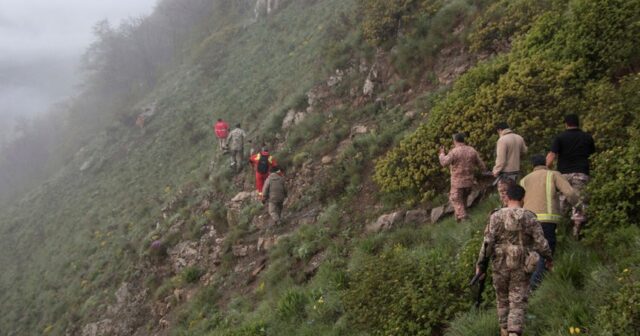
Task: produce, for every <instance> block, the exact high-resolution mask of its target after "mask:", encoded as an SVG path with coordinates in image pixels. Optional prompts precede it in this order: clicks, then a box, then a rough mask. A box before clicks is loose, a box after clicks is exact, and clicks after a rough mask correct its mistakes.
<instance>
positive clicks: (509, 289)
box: [493, 264, 531, 335]
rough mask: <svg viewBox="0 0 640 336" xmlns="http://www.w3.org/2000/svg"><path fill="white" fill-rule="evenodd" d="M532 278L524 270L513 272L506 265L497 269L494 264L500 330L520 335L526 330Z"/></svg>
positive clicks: (494, 283)
mask: <svg viewBox="0 0 640 336" xmlns="http://www.w3.org/2000/svg"><path fill="white" fill-rule="evenodd" d="M530 276H531V275H530V274H527V273H525V272H524V270H516V271H511V270H508V269H506V267H505V266H504V265H502V267H496V265H495V264H494V268H493V287H494V288H495V290H496V303H497V306H498V322H499V323H500V328H502V329H506V330H508V331H509V332H513V333H517V334H518V335H521V334H522V330H523V329H524V324H525V319H526V310H527V302H528V299H529V279H530Z"/></svg>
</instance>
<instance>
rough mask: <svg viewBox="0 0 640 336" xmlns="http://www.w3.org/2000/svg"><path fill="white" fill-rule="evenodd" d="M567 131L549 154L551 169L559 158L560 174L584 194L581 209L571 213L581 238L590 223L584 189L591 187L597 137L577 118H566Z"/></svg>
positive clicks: (547, 160)
mask: <svg viewBox="0 0 640 336" xmlns="http://www.w3.org/2000/svg"><path fill="white" fill-rule="evenodd" d="M564 125H565V128H566V130H565V131H564V132H562V133H560V134H559V135H558V136H556V137H555V139H554V140H553V143H552V144H551V151H549V153H548V154H547V159H546V164H547V167H549V168H551V167H552V166H553V161H555V160H556V157H557V158H558V171H560V173H561V174H562V176H564V177H565V178H566V179H567V180H568V181H569V183H570V184H571V186H572V187H573V188H574V189H576V190H577V191H578V192H580V196H581V200H580V206H579V207H576V206H574V207H573V209H572V212H571V220H572V221H573V230H572V235H573V237H574V238H576V239H578V238H580V231H581V230H582V227H583V226H584V224H585V223H586V221H587V217H586V214H585V209H584V208H585V206H586V197H585V195H584V192H583V191H584V189H585V188H586V186H587V183H589V157H590V156H591V155H592V154H593V153H595V152H596V146H595V143H594V141H593V137H591V135H590V134H589V133H586V132H584V131H582V130H581V129H580V119H579V118H578V116H577V115H575V114H570V115H567V116H565V117H564ZM567 205H568V204H567V202H566V199H564V198H562V199H561V206H563V207H568V206H567Z"/></svg>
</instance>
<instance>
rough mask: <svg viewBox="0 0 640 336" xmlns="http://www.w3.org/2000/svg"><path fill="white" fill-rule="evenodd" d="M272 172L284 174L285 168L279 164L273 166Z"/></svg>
mask: <svg viewBox="0 0 640 336" xmlns="http://www.w3.org/2000/svg"><path fill="white" fill-rule="evenodd" d="M271 172H272V173H276V174H283V173H284V170H283V169H282V168H280V167H278V166H275V167H273V168H271Z"/></svg>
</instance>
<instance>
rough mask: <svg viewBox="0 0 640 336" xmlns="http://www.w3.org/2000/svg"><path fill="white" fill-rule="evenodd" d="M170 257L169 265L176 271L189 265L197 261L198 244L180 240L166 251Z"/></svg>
mask: <svg viewBox="0 0 640 336" xmlns="http://www.w3.org/2000/svg"><path fill="white" fill-rule="evenodd" d="M167 253H168V254H169V257H170V258H171V265H172V266H173V270H174V272H176V273H179V272H180V271H182V270H183V269H184V268H185V267H190V266H193V265H195V264H196V263H197V262H198V259H199V255H198V244H197V243H196V242H192V241H185V242H181V243H179V244H178V245H176V246H175V247H173V248H171V249H169V250H168V251H167Z"/></svg>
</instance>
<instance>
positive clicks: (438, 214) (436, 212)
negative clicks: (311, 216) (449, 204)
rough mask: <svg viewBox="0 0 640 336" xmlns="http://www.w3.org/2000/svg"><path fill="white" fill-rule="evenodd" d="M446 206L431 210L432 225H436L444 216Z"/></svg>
mask: <svg viewBox="0 0 640 336" xmlns="http://www.w3.org/2000/svg"><path fill="white" fill-rule="evenodd" d="M444 210H445V209H444V206H439V207H437V208H433V209H432V210H431V223H435V222H437V221H439V220H440V218H442V216H443V215H444Z"/></svg>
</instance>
